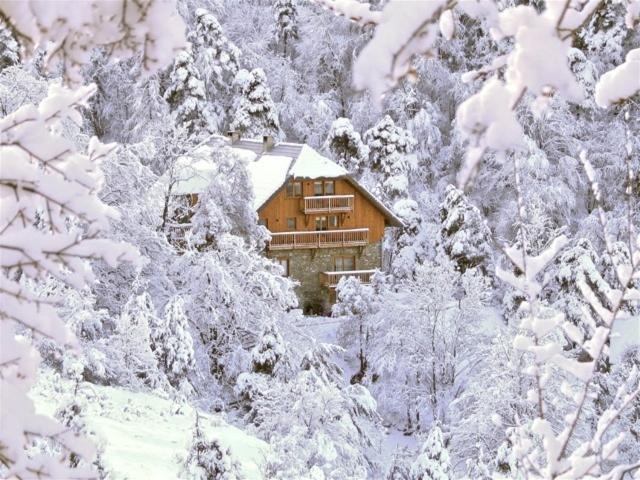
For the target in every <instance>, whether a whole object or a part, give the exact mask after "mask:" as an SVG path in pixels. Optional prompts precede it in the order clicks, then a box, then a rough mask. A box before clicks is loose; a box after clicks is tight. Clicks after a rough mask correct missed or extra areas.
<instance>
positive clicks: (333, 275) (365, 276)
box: [320, 270, 376, 288]
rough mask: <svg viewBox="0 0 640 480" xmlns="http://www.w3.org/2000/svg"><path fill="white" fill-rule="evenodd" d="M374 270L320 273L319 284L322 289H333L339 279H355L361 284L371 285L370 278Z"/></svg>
mask: <svg viewBox="0 0 640 480" xmlns="http://www.w3.org/2000/svg"><path fill="white" fill-rule="evenodd" d="M374 273H376V270H350V271H344V272H320V284H321V285H322V286H324V287H329V288H335V287H336V286H337V285H338V283H339V282H340V279H342V278H344V277H355V278H357V279H358V280H359V281H360V283H362V284H369V283H371V277H372V276H373V274H374Z"/></svg>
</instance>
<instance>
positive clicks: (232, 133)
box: [227, 130, 240, 145]
mask: <svg viewBox="0 0 640 480" xmlns="http://www.w3.org/2000/svg"><path fill="white" fill-rule="evenodd" d="M227 138H228V139H230V140H231V144H232V145H233V144H234V143H236V142H237V141H238V140H240V132H236V131H234V130H229V131H228V132H227Z"/></svg>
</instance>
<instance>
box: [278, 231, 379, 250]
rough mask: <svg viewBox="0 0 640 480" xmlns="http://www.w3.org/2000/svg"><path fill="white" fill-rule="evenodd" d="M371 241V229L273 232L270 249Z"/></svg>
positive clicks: (351, 244)
mask: <svg viewBox="0 0 640 480" xmlns="http://www.w3.org/2000/svg"><path fill="white" fill-rule="evenodd" d="M368 243H369V229H368V228H355V229H352V230H323V231H302V232H276V233H271V240H270V241H269V243H268V248H269V250H292V249H305V248H337V247H362V246H366V245H367V244H368Z"/></svg>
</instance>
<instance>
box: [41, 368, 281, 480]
mask: <svg viewBox="0 0 640 480" xmlns="http://www.w3.org/2000/svg"><path fill="white" fill-rule="evenodd" d="M72 391H73V384H72V382H70V381H68V380H62V379H60V377H59V376H54V375H53V374H52V373H51V372H43V373H42V378H41V380H40V381H39V382H38V384H37V386H36V387H35V388H34V389H33V391H32V393H31V397H32V398H33V400H34V402H35V405H36V409H37V412H38V413H42V414H46V415H53V414H54V412H55V411H56V409H57V408H58V407H59V404H58V402H59V401H60V400H61V399H63V398H64V397H65V396H66V395H69V394H71V392H72ZM80 391H81V392H82V394H83V395H85V396H86V399H87V400H86V402H87V406H88V409H87V411H86V413H84V414H83V417H84V420H85V422H86V425H87V430H88V431H89V432H91V436H92V439H93V441H94V442H95V443H96V444H97V445H98V446H100V448H101V449H102V461H103V464H104V467H105V468H106V469H107V470H108V471H109V472H110V475H111V476H110V478H112V479H113V480H125V479H128V480H137V479H145V478H147V479H154V480H175V479H177V478H188V475H185V474H184V472H183V471H182V465H181V463H182V462H184V458H185V457H186V455H187V449H188V447H189V444H190V442H191V438H192V435H193V427H194V422H195V410H194V408H193V407H191V406H189V405H188V404H185V403H184V402H180V403H178V402H175V401H172V400H170V399H168V398H166V395H164V396H163V397H165V398H162V397H160V396H158V395H154V394H153V393H135V392H131V391H128V390H125V389H122V388H114V387H102V386H99V385H90V384H86V383H84V384H82V385H80ZM199 415H200V422H201V427H202V429H203V431H204V432H205V434H206V435H207V436H208V437H210V438H216V439H218V440H219V441H220V442H221V444H222V445H223V446H224V447H225V448H229V450H230V452H231V455H232V458H234V459H236V460H237V461H239V463H240V465H241V473H242V474H243V475H244V478H246V479H251V480H254V479H256V480H257V479H261V478H262V469H261V465H262V464H263V463H264V459H265V457H266V456H267V455H268V452H269V447H268V445H267V444H266V443H265V442H263V441H262V440H259V439H257V438H255V437H252V436H250V435H248V434H246V433H245V432H243V431H242V430H240V429H238V428H236V427H234V426H231V425H229V424H228V423H227V422H225V420H224V419H223V418H224V415H223V414H207V413H204V412H199Z"/></svg>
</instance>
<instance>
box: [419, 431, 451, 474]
mask: <svg viewBox="0 0 640 480" xmlns="http://www.w3.org/2000/svg"><path fill="white" fill-rule="evenodd" d="M450 473H451V461H450V459H449V452H448V451H447V448H446V447H445V445H444V441H443V438H442V430H440V427H439V426H437V425H435V426H434V427H433V428H432V429H431V431H430V432H429V436H428V437H427V440H426V442H424V444H423V445H422V448H421V449H420V455H418V458H416V460H415V462H414V463H413V465H411V477H410V478H411V480H449V478H450Z"/></svg>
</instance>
